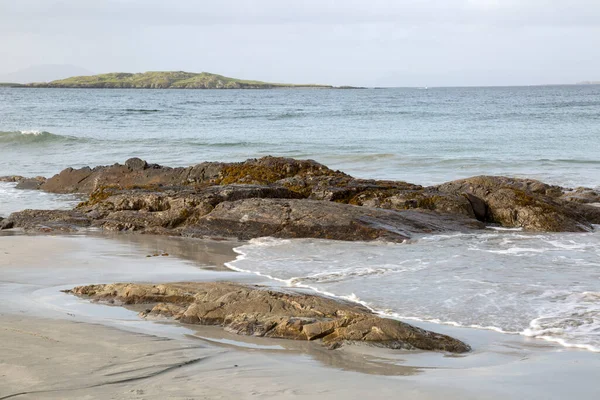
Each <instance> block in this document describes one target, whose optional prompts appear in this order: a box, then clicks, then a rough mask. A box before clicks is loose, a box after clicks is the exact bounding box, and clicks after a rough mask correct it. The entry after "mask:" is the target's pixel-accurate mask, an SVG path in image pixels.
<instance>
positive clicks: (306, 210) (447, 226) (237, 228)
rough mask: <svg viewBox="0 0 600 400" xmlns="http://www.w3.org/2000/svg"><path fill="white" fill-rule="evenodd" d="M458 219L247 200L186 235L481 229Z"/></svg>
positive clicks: (377, 234) (227, 205)
mask: <svg viewBox="0 0 600 400" xmlns="http://www.w3.org/2000/svg"><path fill="white" fill-rule="evenodd" d="M482 227H483V225H481V224H480V223H478V221H476V220H474V219H473V220H472V219H468V218H464V217H462V216H460V215H459V216H454V215H452V216H451V215H440V214H436V213H427V212H416V211H403V212H399V211H392V210H382V209H377V208H370V207H359V206H352V205H348V204H339V203H334V202H323V201H316V200H297V199H290V200H282V199H246V200H238V201H233V202H223V203H220V204H219V205H217V206H216V207H215V208H214V210H213V211H211V212H210V213H208V214H206V215H205V216H203V217H202V218H200V219H199V220H198V221H197V222H195V223H194V224H190V225H186V226H185V228H184V229H183V232H182V233H184V234H185V235H189V236H213V235H216V234H219V235H222V236H226V237H227V236H228V237H237V238H238V239H242V240H246V239H251V238H255V237H261V236H273V237H280V238H306V237H310V238H321V239H334V240H375V239H384V240H389V241H396V242H401V241H404V240H406V239H408V238H410V237H412V236H413V235H414V234H416V233H432V232H443V231H454V230H457V231H465V230H469V229H478V228H482Z"/></svg>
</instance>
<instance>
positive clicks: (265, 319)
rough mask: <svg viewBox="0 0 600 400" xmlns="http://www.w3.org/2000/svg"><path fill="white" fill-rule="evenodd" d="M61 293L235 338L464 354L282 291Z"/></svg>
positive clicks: (338, 306) (170, 288) (119, 288)
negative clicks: (135, 306)
mask: <svg viewBox="0 0 600 400" xmlns="http://www.w3.org/2000/svg"><path fill="white" fill-rule="evenodd" d="M67 292H68V293H72V294H75V295H77V296H83V297H85V298H90V299H93V300H96V301H103V302H109V303H113V304H118V305H133V304H144V305H148V306H149V308H148V309H147V310H146V311H143V312H142V313H140V315H141V316H142V317H145V318H158V317H161V318H172V319H175V320H177V321H180V322H182V323H187V324H199V325H218V326H222V327H224V328H225V329H226V330H228V331H230V332H234V333H237V334H240V335H249V336H258V337H268V338H278V339H293V340H311V341H312V340H321V341H322V342H323V343H324V344H325V345H327V346H329V347H330V348H337V347H339V346H340V345H343V344H345V343H356V342H360V343H366V344H371V345H375V346H380V347H387V348H392V349H421V350H436V351H447V352H452V353H464V352H467V351H469V350H470V347H469V346H468V345H466V344H465V343H463V342H461V341H459V340H457V339H453V338H451V337H449V336H446V335H441V334H438V333H434V332H430V331H426V330H423V329H420V328H416V327H414V326H411V325H408V324H406V323H403V322H400V321H397V320H392V319H387V318H381V317H379V316H377V315H376V314H374V313H373V312H371V311H370V310H369V309H367V308H365V307H363V306H361V305H359V304H354V303H349V302H343V301H340V300H336V299H332V298H328V297H322V296H317V295H314V294H307V293H306V292H297V291H292V290H289V289H283V288H269V287H264V286H250V285H240V284H234V283H223V282H219V283H200V282H189V283H169V284H162V285H148V284H126V283H115V284H109V285H89V286H80V287H76V288H74V289H73V290H70V291H67Z"/></svg>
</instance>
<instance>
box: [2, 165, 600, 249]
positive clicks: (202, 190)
mask: <svg viewBox="0 0 600 400" xmlns="http://www.w3.org/2000/svg"><path fill="white" fill-rule="evenodd" d="M22 179H25V178H22ZM40 188H41V190H45V191H49V192H56V193H86V194H89V200H88V201H86V202H84V203H82V204H80V205H79V206H78V207H77V208H76V209H75V210H73V211H72V212H70V213H54V214H52V213H47V214H43V213H37V214H35V213H31V212H30V213H29V214H27V213H25V214H23V213H21V214H19V213H17V214H15V215H13V216H11V217H10V218H9V219H10V220H11V221H13V223H12V224H13V225H14V226H16V227H24V228H28V229H35V226H44V227H50V226H58V227H60V228H61V229H66V225H67V224H65V223H63V222H64V221H68V220H69V219H70V218H73V219H75V220H78V221H80V222H79V225H77V224H75V227H77V226H81V224H83V222H82V221H84V220H86V221H87V223H88V224H89V226H97V227H103V228H105V229H111V230H127V231H138V232H145V233H159V234H169V235H187V236H195V237H196V236H201V237H205V236H208V237H215V236H217V237H223V236H227V237H237V238H240V239H248V238H252V237H256V236H265V235H270V236H276V237H315V238H330V239H341V240H371V239H387V240H403V239H406V238H408V237H411V236H412V235H414V234H417V233H430V232H442V231H452V230H458V231H464V230H470V229H479V228H482V227H483V226H484V225H483V224H482V223H488V224H490V223H491V224H498V225H501V226H505V227H521V228H524V229H525V230H531V231H555V232H558V231H572V232H578V231H589V230H592V229H593V224H598V223H600V208H599V207H594V206H593V205H594V204H596V202H597V201H598V199H599V198H600V196H599V195H598V193H596V192H595V191H593V190H591V189H585V188H578V189H576V190H574V191H572V190H567V189H563V188H561V187H558V186H551V185H546V184H544V183H542V182H539V181H535V180H530V179H511V178H506V177H493V176H479V177H474V178H469V179H463V180H458V181H454V182H448V183H445V184H442V185H438V186H432V187H422V186H419V185H415V184H411V183H407V182H402V181H381V180H369V179H356V178H353V177H351V176H349V175H347V174H345V173H343V172H340V171H334V170H331V169H329V168H328V167H326V166H324V165H322V164H319V163H317V162H315V161H312V160H294V159H290V158H279V157H264V158H261V159H250V160H247V161H245V162H238V163H216V162H206V163H201V164H198V165H195V166H191V167H186V168H184V167H180V168H169V167H163V166H160V165H157V164H148V163H147V162H146V161H144V160H141V159H138V158H133V159H129V160H127V161H126V162H125V164H123V165H121V164H115V165H112V166H104V167H96V168H93V169H92V168H89V167H86V168H81V169H77V170H75V169H72V168H68V169H66V170H64V171H62V172H61V173H60V174H57V175H55V176H53V177H52V178H50V179H48V180H47V181H45V182H43V183H42V184H41V186H40ZM44 215H45V216H46V217H48V220H47V221H46V222H44V221H43V217H44ZM65 215H69V217H68V218H67V217H65ZM27 218H30V219H31V220H30V221H27ZM57 221H60V223H58V222H57Z"/></svg>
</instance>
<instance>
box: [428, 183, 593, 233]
mask: <svg viewBox="0 0 600 400" xmlns="http://www.w3.org/2000/svg"><path fill="white" fill-rule="evenodd" d="M435 189H436V190H439V191H440V192H446V193H452V194H463V195H466V196H467V199H469V201H470V202H471V204H475V206H474V209H475V207H477V209H478V212H477V213H478V214H479V216H478V218H479V219H481V220H483V221H486V222H492V223H498V224H500V225H502V226H505V227H522V228H524V229H526V230H530V231H542V232H583V231H590V230H593V227H592V224H597V223H599V222H600V210H598V209H597V208H594V207H590V206H587V205H585V204H579V203H575V202H572V201H567V200H565V199H564V198H562V196H563V189H562V188H560V187H558V186H551V185H546V184H544V183H542V182H539V181H535V180H532V179H512V178H506V177H497V176H478V177H473V178H468V179H462V180H458V181H454V182H448V183H445V184H442V185H439V186H437V187H435ZM482 202H483V203H485V216H484V218H481V217H482V211H483V207H482V205H481V203H482Z"/></svg>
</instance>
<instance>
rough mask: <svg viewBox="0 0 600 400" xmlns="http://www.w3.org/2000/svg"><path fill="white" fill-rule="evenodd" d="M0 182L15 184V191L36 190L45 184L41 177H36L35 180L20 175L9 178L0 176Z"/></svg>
mask: <svg viewBox="0 0 600 400" xmlns="http://www.w3.org/2000/svg"><path fill="white" fill-rule="evenodd" d="M0 182H9V183H16V184H17V186H16V188H17V189H30V190H38V189H40V188H41V186H42V185H43V184H44V182H46V178H44V177H43V176H36V177H35V178H26V177H24V176H20V175H11V176H0Z"/></svg>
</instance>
